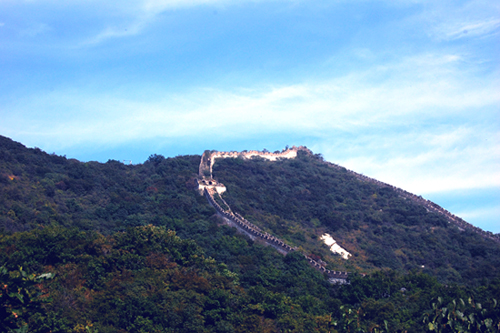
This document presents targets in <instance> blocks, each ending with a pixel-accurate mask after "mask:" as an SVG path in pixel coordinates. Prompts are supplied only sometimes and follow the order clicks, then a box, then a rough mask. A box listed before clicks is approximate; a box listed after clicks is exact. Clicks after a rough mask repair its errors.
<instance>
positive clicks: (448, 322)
mask: <svg viewBox="0 0 500 333" xmlns="http://www.w3.org/2000/svg"><path fill="white" fill-rule="evenodd" d="M199 162H200V156H179V157H176V158H165V157H163V156H161V155H152V156H151V157H150V158H149V159H148V161H146V162H145V163H144V164H141V165H124V164H122V163H120V162H118V161H112V160H110V161H108V162H107V163H97V162H89V163H81V162H78V161H76V160H68V159H66V158H65V157H61V156H56V155H49V154H46V153H44V152H42V151H41V150H39V149H36V148H35V149H27V148H25V147H24V146H22V145H21V144H18V143H15V142H13V141H11V140H10V139H7V138H4V137H0V231H1V232H0V290H1V294H0V296H1V302H0V331H2V332H4V331H5V332H336V331H337V332H348V331H349V332H405V331H406V332H428V331H430V332H432V331H439V332H449V331H453V329H455V328H457V327H459V326H460V325H461V326H460V327H462V328H463V331H464V332H480V331H486V332H488V330H489V331H491V332H494V331H495V329H496V330H497V331H498V329H499V326H498V325H499V318H500V310H499V306H498V305H497V302H498V301H499V300H500V275H499V273H498V267H500V265H499V264H498V260H499V257H500V256H499V255H498V254H499V253H498V251H499V247H498V245H497V244H495V243H493V242H490V241H486V240H484V239H481V238H479V237H478V236H476V235H475V234H469V233H467V232H460V231H458V230H457V229H455V228H453V227H450V226H449V225H447V223H445V222H444V220H443V219H441V218H440V217H439V216H437V215H434V214H429V213H427V212H426V211H425V210H424V211H422V209H420V208H419V207H418V206H414V205H412V204H410V203H407V202H405V200H402V199H401V198H399V197H397V196H395V195H394V194H393V193H392V192H390V191H387V190H385V189H380V188H377V187H375V186H373V185H369V184H364V183H361V182H359V181H357V180H353V179H352V178H351V177H349V176H348V174H347V173H345V172H342V171H339V170H335V169H333V168H331V167H329V166H328V165H327V164H325V163H324V162H322V161H321V159H320V158H318V157H317V156H308V155H300V156H299V158H298V159H296V160H284V161H279V162H274V163H271V162H268V161H263V160H260V159H254V160H251V161H243V160H239V159H225V160H218V161H217V164H216V165H215V168H214V175H215V176H216V177H218V178H219V180H220V181H222V182H223V183H224V184H225V185H226V187H227V188H228V192H227V193H225V194H224V195H223V197H224V200H226V201H227V202H228V204H229V205H230V206H231V208H232V209H233V210H234V211H236V212H239V213H242V214H243V215H244V216H245V217H246V218H247V219H249V220H251V221H252V222H254V223H255V224H257V225H259V226H260V227H262V228H263V229H265V230H268V231H269V232H271V233H273V234H275V235H277V236H279V237H281V238H284V239H286V240H287V241H288V242H289V243H290V244H292V245H296V246H299V247H301V248H302V249H303V250H304V251H306V252H310V253H313V254H315V255H316V256H318V257H320V258H322V259H323V260H325V261H326V262H328V265H330V267H332V268H334V269H339V268H345V269H348V270H349V271H351V272H353V274H352V275H351V276H350V280H349V283H348V284H344V285H332V284H330V283H329V282H328V281H327V280H326V278H325V277H324V276H323V275H321V274H320V273H319V272H318V271H316V270H314V269H312V268H311V267H309V265H308V264H307V262H306V260H305V259H304V258H303V256H301V255H300V254H299V253H291V254H289V255H287V256H282V255H280V254H279V253H277V251H275V250H274V249H273V248H271V247H267V246H264V245H262V244H260V243H258V242H253V241H252V240H250V239H248V238H246V237H244V236H243V235H241V234H239V233H237V232H236V229H234V228H230V227H227V226H225V225H221V223H220V220H219V219H218V218H217V217H216V216H214V210H213V208H212V207H210V206H209V205H208V203H207V200H206V199H205V198H204V197H202V196H200V195H199V194H198V193H197V192H196V191H194V186H195V182H194V179H195V177H196V174H197V172H198V166H199ZM380 209H382V211H380ZM323 232H328V233H331V234H332V236H334V238H335V239H336V240H338V241H339V243H341V244H342V246H344V247H346V248H347V249H348V251H350V252H351V253H353V254H354V256H353V257H352V258H351V259H352V260H351V259H349V261H347V262H345V261H343V260H342V259H340V258H338V257H336V256H334V255H332V254H330V253H329V251H328V249H327V248H326V246H324V245H321V243H320V242H319V240H318V236H319V235H321V233H323ZM448 256H451V257H448ZM421 260H425V261H421ZM421 265H424V266H425V268H424V269H422V267H421ZM358 273H368V274H367V275H366V276H363V275H362V274H358ZM461 300H462V301H461ZM445 309H446V310H445ZM471 318H473V319H471Z"/></svg>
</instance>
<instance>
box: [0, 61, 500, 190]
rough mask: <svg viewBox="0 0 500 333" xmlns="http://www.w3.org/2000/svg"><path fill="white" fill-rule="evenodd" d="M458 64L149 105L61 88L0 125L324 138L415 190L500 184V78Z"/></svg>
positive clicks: (333, 153) (193, 95)
mask: <svg viewBox="0 0 500 333" xmlns="http://www.w3.org/2000/svg"><path fill="white" fill-rule="evenodd" d="M461 59H462V57H461V56H460V55H453V54H451V55H450V54H444V55H431V54H424V55H420V56H412V57H409V58H406V59H403V60H402V61H400V62H398V63H393V64H385V65H384V66H379V67H375V68H372V69H370V70H367V71H363V72H358V73H351V74H348V75H346V76H342V77H337V78H332V79H330V80H325V81H322V82H317V81H314V82H304V83H301V84H295V85H283V86H270V85H268V86H265V87H262V86H259V88H254V89H249V88H241V89H233V90H221V89H213V88H198V89H193V90H192V91H191V92H187V93H184V94H168V95H166V96H165V97H163V98H156V99H152V100H149V99H143V98H141V97H138V96H140V95H141V94H140V93H138V95H134V94H131V95H130V96H129V97H124V96H123V95H118V94H109V93H108V94H106V95H103V94H101V95H95V94H93V95H87V94H86V93H85V92H82V91H79V90H76V89H75V90H71V91H70V90H67V91H58V92H54V93H51V94H44V96H35V97H33V98H32V99H31V101H30V102H26V101H23V103H24V104H23V105H20V104H16V105H11V106H9V110H10V112H4V114H5V116H4V121H3V125H0V130H1V131H2V132H3V133H6V134H7V135H8V134H9V133H16V134H17V136H19V135H21V134H20V133H22V135H23V136H30V135H35V134H36V136H37V137H38V138H39V137H44V138H45V139H42V140H46V142H47V145H49V146H52V147H56V146H57V150H60V149H61V147H64V146H66V147H70V146H75V145H99V144H100V142H105V143H106V144H107V145H120V144H124V143H126V142H132V141H134V140H145V139H148V138H157V137H163V138H165V139H176V140H178V139H181V138H185V137H191V138H198V139H199V140H202V138H203V137H204V136H205V135H206V134H207V133H211V134H210V135H215V136H220V137H225V138H227V139H241V138H251V137H258V136H262V135H269V134H272V133H293V134H294V135H304V136H310V137H311V136H312V137H316V138H317V139H318V140H316V142H322V143H321V144H319V145H316V146H315V142H311V144H312V146H313V148H316V147H317V149H318V151H321V152H323V154H324V155H325V156H326V157H327V159H328V160H331V161H337V162H339V163H341V164H344V165H345V166H347V167H349V168H351V169H354V170H356V171H359V172H364V173H366V174H367V175H370V176H372V177H375V178H378V179H381V180H384V181H386V182H388V183H391V184H394V185H397V186H400V187H403V188H406V189H408V190H411V191H414V192H416V193H423V192H433V191H443V190H450V189H460V188H476V187H485V186H500V171H499V170H500V149H499V147H500V144H499V143H500V135H499V134H498V133H497V131H496V128H497V126H498V123H497V124H496V125H495V120H494V119H497V120H498V108H499V106H500V96H499V95H498V90H497V87H498V82H497V81H495V80H494V79H493V78H489V79H488V78H486V79H483V80H481V81H477V80H475V78H474V75H473V73H467V72H464V71H462V70H458V69H457V68H456V67H455V64H456V63H457V62H460V61H461ZM136 88H138V87H136V86H133V87H131V90H134V89H136ZM23 109H26V110H38V112H39V113H38V114H39V116H38V118H37V116H36V115H32V116H29V117H28V116H27V115H26V114H21V115H20V113H19V111H20V110H23ZM54 109H59V110H64V114H63V115H61V116H62V117H61V119H47V117H46V116H45V114H46V112H49V110H54ZM87 119H92V121H87ZM440 124H443V125H440ZM444 124H446V125H444ZM33 133H35V134H33ZM341 136H344V137H341ZM339 137H341V138H340V139H339ZM337 141H340V142H342V145H341V146H338V145H337V143H336V142H337Z"/></svg>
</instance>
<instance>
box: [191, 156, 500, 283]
mask: <svg viewBox="0 0 500 333" xmlns="http://www.w3.org/2000/svg"><path fill="white" fill-rule="evenodd" d="M298 151H304V152H306V153H307V154H311V155H312V154H313V153H312V152H311V151H310V150H309V149H308V148H306V147H303V146H300V147H295V146H293V147H292V148H288V147H287V148H286V149H284V150H282V151H281V152H274V153H270V152H267V151H264V152H260V151H255V150H252V151H243V152H235V151H232V152H218V151H208V150H207V151H205V152H204V153H203V155H202V157H201V161H200V166H199V173H198V179H197V182H198V191H199V192H200V194H201V195H204V196H205V197H206V198H207V200H208V202H209V203H210V205H211V206H212V207H214V208H215V210H216V211H217V214H218V215H219V216H220V217H222V218H223V219H224V220H225V221H226V223H228V224H229V225H231V226H234V227H236V228H237V229H238V230H239V231H240V232H242V233H243V234H245V235H247V236H248V237H250V238H251V239H252V240H259V241H261V242H263V243H265V244H267V245H270V246H272V247H273V248H275V249H276V250H277V251H278V252H279V253H281V254H284V255H286V254H288V253H290V252H292V251H297V249H296V248H293V247H291V246H289V245H287V244H286V243H285V242H284V241H282V240H281V239H279V238H277V237H275V236H272V235H270V234H268V233H267V232H264V231H262V230H261V229H260V228H259V227H257V226H256V225H254V224H253V223H251V222H249V221H248V220H246V219H245V218H244V217H243V216H241V215H240V214H238V213H236V212H233V211H232V210H231V208H230V207H229V205H228V204H227V203H226V202H225V201H224V199H223V198H222V195H221V194H222V193H224V192H225V191H226V187H225V186H224V184H222V183H219V182H218V181H217V180H215V179H214V178H213V176H212V168H213V165H214V163H215V160H216V159H218V158H243V159H250V158H252V157H254V156H259V157H260V158H264V159H268V160H271V161H277V160H279V159H288V158H295V157H297V154H298ZM325 163H327V164H328V165H329V166H330V167H333V168H336V169H338V170H345V171H346V172H348V173H349V174H351V175H353V176H354V177H355V178H357V179H358V180H360V181H364V182H369V183H373V184H376V185H378V186H381V187H389V188H391V189H393V190H394V191H395V192H396V193H398V195H399V196H401V197H402V198H404V199H407V200H411V201H412V202H414V203H416V204H419V205H422V206H424V207H425V208H426V209H427V211H429V212H435V213H438V214H441V215H443V216H444V217H445V218H446V219H447V220H448V222H449V223H452V224H454V225H456V226H457V227H458V228H459V229H460V230H462V231H463V230H465V229H467V230H471V231H473V232H476V233H478V234H480V235H481V236H483V237H485V238H488V239H492V240H495V241H497V242H500V235H498V234H497V235H494V234H493V233H491V232H486V231H484V230H482V229H480V228H477V227H475V226H473V225H471V224H470V223H467V222H466V221H464V220H463V219H461V218H460V217H458V216H456V215H453V214H452V213H450V212H449V211H447V210H446V209H444V208H442V207H440V206H439V205H437V204H435V203H433V202H431V201H429V200H426V199H424V198H422V197H420V196H416V195H414V194H412V193H409V192H407V191H405V190H403V189H400V188H398V187H395V186H392V185H389V184H386V183H384V182H381V181H378V180H376V179H373V178H370V177H367V176H365V175H362V174H359V173H356V172H354V171H352V170H348V169H346V168H344V167H341V166H340V165H337V164H334V163H330V162H325ZM215 197H217V198H218V199H219V200H220V201H221V202H222V203H223V204H224V205H225V206H226V207H227V209H224V208H222V206H221V205H220V204H219V203H218V202H217V201H216V199H215ZM304 257H305V258H306V259H307V260H308V262H309V264H310V265H311V266H312V267H314V268H316V269H318V270H319V271H321V272H323V273H325V274H327V276H328V278H329V281H330V282H332V283H344V282H345V281H346V279H347V277H348V275H349V273H348V272H340V271H332V270H328V269H326V268H325V267H324V264H325V263H324V262H321V263H318V262H317V261H316V260H314V259H313V258H311V257H309V256H307V255H304Z"/></svg>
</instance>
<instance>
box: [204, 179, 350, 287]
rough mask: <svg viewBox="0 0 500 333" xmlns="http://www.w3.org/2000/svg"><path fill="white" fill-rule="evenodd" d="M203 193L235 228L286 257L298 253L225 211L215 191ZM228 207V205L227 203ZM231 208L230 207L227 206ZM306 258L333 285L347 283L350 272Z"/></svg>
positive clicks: (234, 214)
mask: <svg viewBox="0 0 500 333" xmlns="http://www.w3.org/2000/svg"><path fill="white" fill-rule="evenodd" d="M203 193H204V195H205V197H206V198H207V199H208V202H209V203H210V204H211V205H212V207H214V208H215V210H216V211H217V213H218V214H219V215H220V216H222V217H223V218H225V219H226V220H228V221H230V222H231V223H232V224H233V225H234V226H236V227H237V228H238V229H239V230H240V231H242V232H243V233H245V234H246V235H248V236H249V237H250V238H252V239H254V240H255V239H259V240H261V241H263V242H265V243H266V244H268V245H270V246H272V247H274V248H275V249H277V250H278V251H279V252H280V253H282V254H284V255H286V254H288V253H290V252H292V251H296V249H295V248H293V247H291V246H289V245H287V244H286V243H285V242H283V241H282V240H281V239H279V238H277V237H274V236H272V235H270V234H268V233H267V232H263V231H262V230H261V229H260V228H259V227H257V226H256V225H255V224H253V223H251V222H249V221H248V220H246V219H245V218H243V217H242V216H241V215H239V214H238V213H233V212H231V210H230V209H229V210H224V209H223V208H222V207H221V206H220V205H219V204H218V203H217V201H215V199H214V197H213V195H214V194H215V191H214V190H213V189H209V188H205V189H204V190H203ZM226 205H227V203H226ZM227 206H228V207H229V205H227ZM304 257H305V258H306V259H307V261H308V262H309V264H310V265H311V266H313V267H314V268H316V269H318V270H319V271H321V272H323V273H326V274H327V275H328V278H329V279H330V280H331V281H332V283H342V281H345V279H347V277H348V275H349V273H348V272H340V271H332V270H329V269H326V268H325V267H324V266H323V265H321V264H320V263H318V262H317V261H316V260H314V259H312V258H311V257H309V256H306V255H304Z"/></svg>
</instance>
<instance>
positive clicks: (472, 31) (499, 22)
mask: <svg viewBox="0 0 500 333" xmlns="http://www.w3.org/2000/svg"><path fill="white" fill-rule="evenodd" d="M499 28H500V19H495V18H488V19H486V20H481V21H470V22H453V23H451V24H449V25H444V26H441V27H440V30H441V31H440V32H441V35H442V36H443V38H444V39H459V38H465V37H477V36H484V35H488V34H491V33H493V32H495V33H498V32H499V31H498V30H499Z"/></svg>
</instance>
